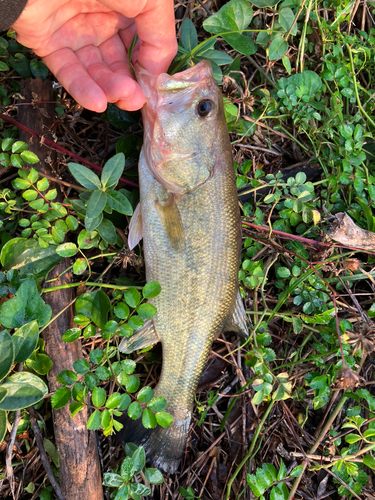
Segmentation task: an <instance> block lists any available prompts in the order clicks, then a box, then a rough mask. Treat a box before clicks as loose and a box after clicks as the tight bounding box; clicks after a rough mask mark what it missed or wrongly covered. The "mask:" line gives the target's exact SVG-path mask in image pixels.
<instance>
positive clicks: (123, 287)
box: [43, 281, 143, 293]
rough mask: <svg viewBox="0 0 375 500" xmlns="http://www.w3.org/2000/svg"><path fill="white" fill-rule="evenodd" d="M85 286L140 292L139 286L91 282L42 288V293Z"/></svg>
mask: <svg viewBox="0 0 375 500" xmlns="http://www.w3.org/2000/svg"><path fill="white" fill-rule="evenodd" d="M80 285H87V286H98V287H100V288H111V289H112V290H128V289H129V288H137V289H138V290H142V288H143V287H141V286H133V287H130V286H122V285H112V284H111V283H93V282H92V281H84V282H79V283H68V284H66V285H59V286H52V287H50V288H44V289H43V293H48V292H54V291H55V290H63V289H64V288H73V287H75V286H80Z"/></svg>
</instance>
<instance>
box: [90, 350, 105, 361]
mask: <svg viewBox="0 0 375 500" xmlns="http://www.w3.org/2000/svg"><path fill="white" fill-rule="evenodd" d="M103 356H104V353H103V351H101V350H100V349H93V350H92V351H90V354H89V357H90V361H91V363H94V365H98V364H99V363H100V362H101V360H102V359H103Z"/></svg>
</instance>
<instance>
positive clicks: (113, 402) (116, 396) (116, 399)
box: [105, 392, 123, 409]
mask: <svg viewBox="0 0 375 500" xmlns="http://www.w3.org/2000/svg"><path fill="white" fill-rule="evenodd" d="M122 397H123V394H120V393H119V392H114V393H112V394H111V395H110V396H109V398H108V399H107V402H106V404H105V407H106V408H108V409H114V408H117V407H118V405H119V404H121V402H122Z"/></svg>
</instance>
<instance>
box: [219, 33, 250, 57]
mask: <svg viewBox="0 0 375 500" xmlns="http://www.w3.org/2000/svg"><path fill="white" fill-rule="evenodd" d="M222 36H223V38H224V40H225V41H226V42H227V43H229V45H230V46H231V47H233V48H234V49H235V50H237V52H239V53H240V54H244V55H245V56H251V55H253V54H255V52H256V51H257V50H258V47H257V45H256V44H255V43H254V42H253V40H252V39H251V38H250V37H249V36H246V35H241V34H240V33H230V34H229V35H222Z"/></svg>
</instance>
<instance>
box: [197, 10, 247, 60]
mask: <svg viewBox="0 0 375 500" xmlns="http://www.w3.org/2000/svg"><path fill="white" fill-rule="evenodd" d="M252 18H253V9H252V8H251V7H250V4H249V2H248V1H247V0H231V1H230V2H228V3H227V4H225V5H224V6H223V7H222V8H221V9H220V10H219V11H218V12H217V13H216V14H214V15H212V16H210V17H209V18H207V19H206V20H205V21H204V22H203V27H204V29H205V30H206V31H208V32H210V33H216V34H219V33H225V32H228V31H238V33H230V34H227V35H222V37H223V38H224V40H225V41H226V42H227V43H229V45H231V46H232V47H233V48H234V49H235V50H237V51H238V52H240V53H241V54H245V55H251V54H254V53H255V52H256V51H257V46H256V44H255V43H254V42H253V40H252V39H251V38H250V37H248V36H246V35H243V34H241V31H242V30H244V29H246V28H248V26H249V24H250V22H251V20H252Z"/></svg>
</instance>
